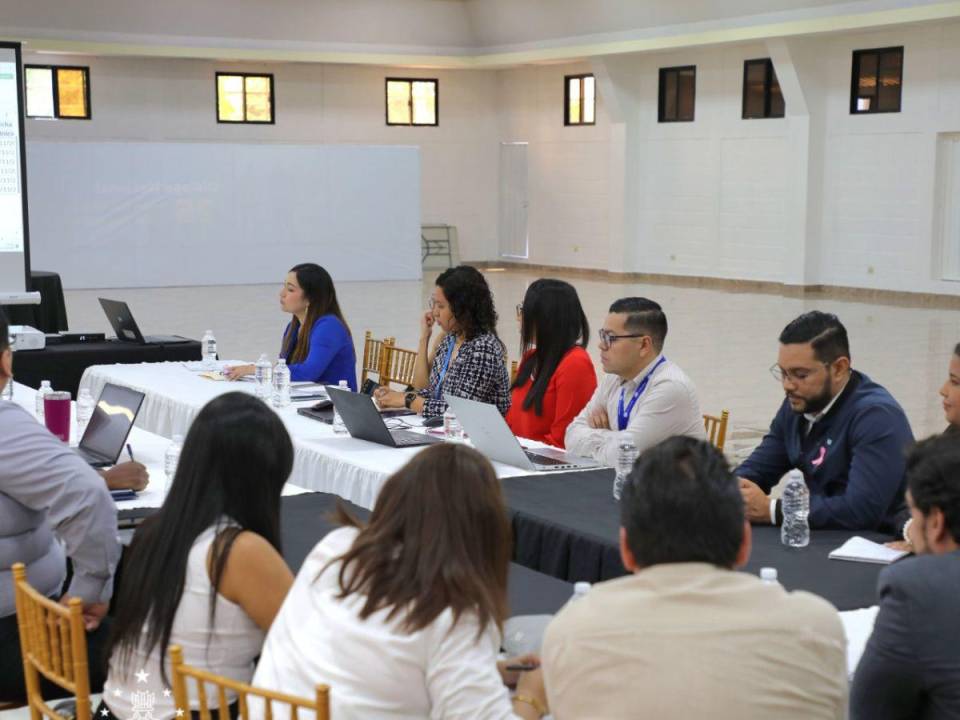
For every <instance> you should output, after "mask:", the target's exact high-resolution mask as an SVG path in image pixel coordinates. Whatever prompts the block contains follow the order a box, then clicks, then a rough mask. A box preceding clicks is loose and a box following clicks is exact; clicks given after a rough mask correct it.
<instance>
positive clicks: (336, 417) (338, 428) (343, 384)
mask: <svg viewBox="0 0 960 720" xmlns="http://www.w3.org/2000/svg"><path fill="white" fill-rule="evenodd" d="M338 387H339V388H340V389H341V390H344V391H346V392H350V384H349V383H348V382H347V381H346V380H341V381H340V383H339V384H338ZM333 431H334V432H335V433H336V434H337V435H345V434H346V433H347V426H346V425H344V423H343V418H342V417H340V413H338V412H337V406H336V405H334V406H333Z"/></svg>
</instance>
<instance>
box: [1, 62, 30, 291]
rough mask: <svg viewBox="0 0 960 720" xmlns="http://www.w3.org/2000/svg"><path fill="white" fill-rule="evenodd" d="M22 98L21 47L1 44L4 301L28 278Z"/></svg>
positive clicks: (23, 284)
mask: <svg viewBox="0 0 960 720" xmlns="http://www.w3.org/2000/svg"><path fill="white" fill-rule="evenodd" d="M22 96H23V88H22V84H21V63H20V45H18V44H8V43H0V294H2V296H3V297H4V300H5V301H12V300H13V299H14V298H15V297H16V296H19V295H22V294H24V291H25V290H26V289H27V277H28V275H29V268H27V262H28V257H29V246H28V233H27V226H26V225H25V223H24V220H25V219H26V218H25V217H24V212H23V211H24V205H25V200H24V197H23V193H22V188H23V182H22V177H23V168H22V167H21V162H22V160H23V113H22V112H21V108H20V101H21V98H22Z"/></svg>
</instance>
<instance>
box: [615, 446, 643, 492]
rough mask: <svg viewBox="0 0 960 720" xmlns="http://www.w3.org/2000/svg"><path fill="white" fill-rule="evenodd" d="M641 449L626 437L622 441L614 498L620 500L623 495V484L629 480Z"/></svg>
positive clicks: (619, 449)
mask: <svg viewBox="0 0 960 720" xmlns="http://www.w3.org/2000/svg"><path fill="white" fill-rule="evenodd" d="M639 455H640V451H639V450H637V446H636V445H634V444H633V440H630V439H629V438H624V439H623V440H621V441H620V445H619V448H618V450H617V476H616V477H615V478H614V479H613V499H614V500H619V499H620V496H621V495H623V485H624V483H625V482H627V476H628V475H630V471H631V470H633V464H634V463H635V462H636V461H637V457H639Z"/></svg>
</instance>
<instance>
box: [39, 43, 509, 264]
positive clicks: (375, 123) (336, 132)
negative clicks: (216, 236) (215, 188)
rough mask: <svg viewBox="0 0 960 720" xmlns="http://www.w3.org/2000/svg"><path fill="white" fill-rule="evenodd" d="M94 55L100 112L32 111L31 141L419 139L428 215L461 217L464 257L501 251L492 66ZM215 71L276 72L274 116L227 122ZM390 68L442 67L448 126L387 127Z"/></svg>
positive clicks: (95, 108) (46, 59)
mask: <svg viewBox="0 0 960 720" xmlns="http://www.w3.org/2000/svg"><path fill="white" fill-rule="evenodd" d="M87 61H89V65H90V77H91V79H90V86H91V108H92V115H93V117H92V119H91V120H89V121H81V120H71V121H64V120H60V121H51V120H39V119H28V120H27V123H26V136H27V139H28V141H29V140H60V141H64V142H70V141H78V140H84V141H90V140H137V141H150V142H158V143H162V142H183V141H197V142H242V143H292V144H313V143H316V144H336V143H350V144H397V145H416V146H419V147H420V157H421V193H420V196H421V217H422V220H423V222H425V223H426V222H447V223H450V224H453V225H456V226H457V228H458V231H459V242H460V254H461V256H462V257H464V258H471V259H487V258H492V257H494V256H493V255H491V253H492V252H495V248H496V227H497V172H498V158H497V150H498V138H499V135H498V133H499V129H498V114H497V111H496V108H495V102H494V101H495V97H496V93H497V78H496V75H495V73H493V72H486V71H477V72H465V71H461V72H440V71H419V70H411V69H402V70H398V69H396V68H393V69H389V68H379V67H368V66H362V67H361V66H348V65H318V64H279V63H272V64H238V63H214V62H206V61H195V60H158V59H123V58H84V60H83V62H87ZM25 62H26V63H31V62H43V63H57V62H64V63H74V64H75V63H77V58H75V57H69V56H62V57H61V56H51V55H29V54H28V55H26V56H25ZM217 70H227V71H229V70H244V71H254V72H256V71H266V72H271V73H273V74H274V84H275V85H274V93H275V101H276V125H227V124H218V123H217V121H216V115H215V113H216V107H215V99H214V72H215V71H217ZM387 75H401V76H403V77H414V76H424V77H435V78H438V79H439V83H440V85H439V97H440V104H439V107H440V125H439V127H417V128H409V127H387V126H386V123H385V120H384V77H386V76H387ZM28 172H29V168H28ZM373 211H374V212H375V209H373ZM42 242H43V238H42V237H38V236H31V244H32V245H34V246H37V245H38V244H40V243H42Z"/></svg>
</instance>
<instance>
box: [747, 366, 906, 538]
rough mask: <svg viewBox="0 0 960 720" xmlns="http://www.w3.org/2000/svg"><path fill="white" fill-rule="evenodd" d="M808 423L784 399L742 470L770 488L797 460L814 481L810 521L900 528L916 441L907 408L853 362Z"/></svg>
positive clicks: (848, 526)
mask: <svg viewBox="0 0 960 720" xmlns="http://www.w3.org/2000/svg"><path fill="white" fill-rule="evenodd" d="M807 424H808V421H807V419H806V418H805V417H804V416H803V414H802V413H796V412H794V411H793V410H792V409H791V407H790V403H789V402H788V401H787V400H784V401H783V405H781V406H780V411H779V412H778V413H777V415H776V417H775V418H774V419H773V422H772V423H771V425H770V431H769V432H768V433H767V434H766V435H765V436H764V438H763V441H762V442H761V443H760V446H759V447H757V449H756V450H754V451H753V453H751V455H750V457H749V458H747V460H746V461H745V462H744V463H743V464H742V465H740V467H738V468H737V469H736V474H737V475H738V476H741V477H745V478H747V479H748V480H752V481H753V482H755V483H756V484H757V485H759V486H760V487H761V488H762V489H763V490H764V492H770V490H771V489H772V488H773V486H774V485H776V484H777V483H778V482H779V481H780V478H781V477H783V475H784V474H785V473H786V472H788V471H789V470H793V469H794V468H796V469H798V470H800V471H801V472H802V473H803V477H804V479H805V480H806V483H807V487H808V488H809V489H810V527H811V528H842V529H846V530H886V531H889V532H896V529H895V527H894V523H895V518H896V516H897V513H898V512H900V511H901V510H902V509H903V507H904V492H905V490H906V479H905V478H904V469H905V466H906V453H907V450H908V449H909V447H910V446H911V445H912V444H913V433H912V432H911V430H910V423H909V422H908V421H907V416H906V415H905V414H904V412H903V408H901V407H900V405H899V404H898V403H897V401H896V400H894V399H893V396H892V395H890V393H889V392H887V390H886V389H884V388H883V387H881V386H880V385H878V384H877V383H875V382H873V381H872V380H871V379H870V378H868V377H867V376H866V375H864V374H863V373H860V372H857V371H855V370H854V371H852V372H851V375H850V380H849V381H848V382H847V386H846V387H845V388H844V389H843V392H841V393H840V396H839V397H838V398H837V400H836V402H835V403H834V404H833V407H831V408H830V411H829V412H828V413H827V414H826V416H824V417H822V418H820V419H819V420H818V421H817V422H815V423H814V425H813V428H812V429H811V430H810V432H809V433H807ZM780 519H781V511H780V505H779V503H778V504H777V520H778V522H779V521H780Z"/></svg>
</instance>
